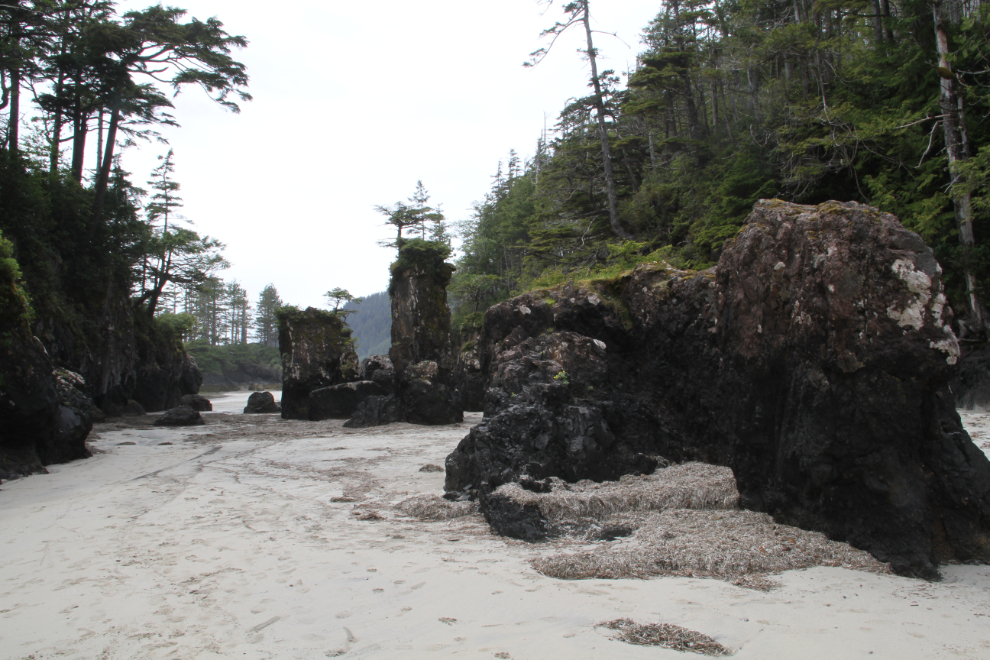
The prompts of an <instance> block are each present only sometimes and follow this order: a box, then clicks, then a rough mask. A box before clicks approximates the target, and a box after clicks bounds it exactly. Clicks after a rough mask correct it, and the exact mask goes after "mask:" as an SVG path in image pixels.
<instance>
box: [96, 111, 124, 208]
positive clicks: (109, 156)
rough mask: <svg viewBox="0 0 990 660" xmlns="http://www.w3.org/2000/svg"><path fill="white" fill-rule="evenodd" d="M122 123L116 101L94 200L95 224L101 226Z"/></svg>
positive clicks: (111, 115) (111, 114)
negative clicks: (118, 133)
mask: <svg viewBox="0 0 990 660" xmlns="http://www.w3.org/2000/svg"><path fill="white" fill-rule="evenodd" d="M119 123H120V101H115V102H114V104H113V110H112V111H111V113H110V127H109V128H108V129H107V146H106V150H105V151H104V153H103V163H102V166H101V167H100V171H99V173H98V174H97V176H96V195H95V197H94V200H93V222H94V224H97V225H98V224H99V223H100V222H101V221H102V220H103V202H104V200H106V196H107V186H108V185H109V184H110V166H111V164H112V163H113V150H114V145H115V144H116V143H117V125H118V124H119Z"/></svg>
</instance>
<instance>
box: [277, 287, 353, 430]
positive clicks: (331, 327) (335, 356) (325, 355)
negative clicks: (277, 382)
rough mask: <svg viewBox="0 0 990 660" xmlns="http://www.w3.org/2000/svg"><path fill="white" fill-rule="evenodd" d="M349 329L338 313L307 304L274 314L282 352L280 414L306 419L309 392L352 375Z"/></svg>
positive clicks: (346, 380)
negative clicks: (303, 306) (303, 307)
mask: <svg viewBox="0 0 990 660" xmlns="http://www.w3.org/2000/svg"><path fill="white" fill-rule="evenodd" d="M350 339H351V330H350V328H348V327H347V326H346V325H345V324H344V321H343V319H341V318H340V317H339V316H336V315H334V314H331V313H330V312H327V311H324V310H321V309H316V308H314V307H309V308H307V309H306V310H305V311H303V310H299V309H291V308H290V309H286V310H283V311H281V312H280V313H279V315H278V350H279V352H280V353H281V354H282V417H283V418H285V419H309V395H310V393H311V392H313V391H314V390H318V389H320V388H324V387H331V386H333V385H339V384H341V383H345V382H348V381H350V380H353V379H354V378H355V377H356V370H357V356H356V355H355V354H354V350H353V348H352V347H351V342H350Z"/></svg>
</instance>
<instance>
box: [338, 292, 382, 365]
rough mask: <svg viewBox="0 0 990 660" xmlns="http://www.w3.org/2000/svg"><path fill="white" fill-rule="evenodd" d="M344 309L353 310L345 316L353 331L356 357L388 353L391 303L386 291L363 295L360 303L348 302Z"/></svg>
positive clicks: (362, 357)
mask: <svg viewBox="0 0 990 660" xmlns="http://www.w3.org/2000/svg"><path fill="white" fill-rule="evenodd" d="M344 309H345V310H347V311H348V312H351V311H352V312H353V313H352V314H349V315H348V316H347V325H349V326H350V328H351V330H353V332H354V334H353V335H352V336H353V337H354V339H355V340H356V341H357V354H358V358H359V359H361V360H363V359H364V358H366V357H368V356H369V355H388V349H389V348H390V347H391V346H392V305H391V301H390V300H389V297H388V292H386V291H380V292H378V293H373V294H371V295H370V296H365V297H364V298H362V299H361V302H360V303H355V302H349V303H347V304H346V305H344Z"/></svg>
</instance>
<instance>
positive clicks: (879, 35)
mask: <svg viewBox="0 0 990 660" xmlns="http://www.w3.org/2000/svg"><path fill="white" fill-rule="evenodd" d="M873 40H874V41H875V42H876V44H875V45H874V48H877V49H880V48H883V19H882V12H881V10H880V0H873Z"/></svg>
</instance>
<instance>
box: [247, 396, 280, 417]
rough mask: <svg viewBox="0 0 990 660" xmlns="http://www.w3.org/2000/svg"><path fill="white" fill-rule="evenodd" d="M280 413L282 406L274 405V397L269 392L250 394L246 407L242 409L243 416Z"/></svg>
mask: <svg viewBox="0 0 990 660" xmlns="http://www.w3.org/2000/svg"><path fill="white" fill-rule="evenodd" d="M280 412H282V406H280V405H278V404H277V403H275V397H274V396H273V395H272V393H271V392H254V393H252V394H251V396H249V397H248V400H247V406H245V407H244V414H245V415H263V414H266V413H280Z"/></svg>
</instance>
